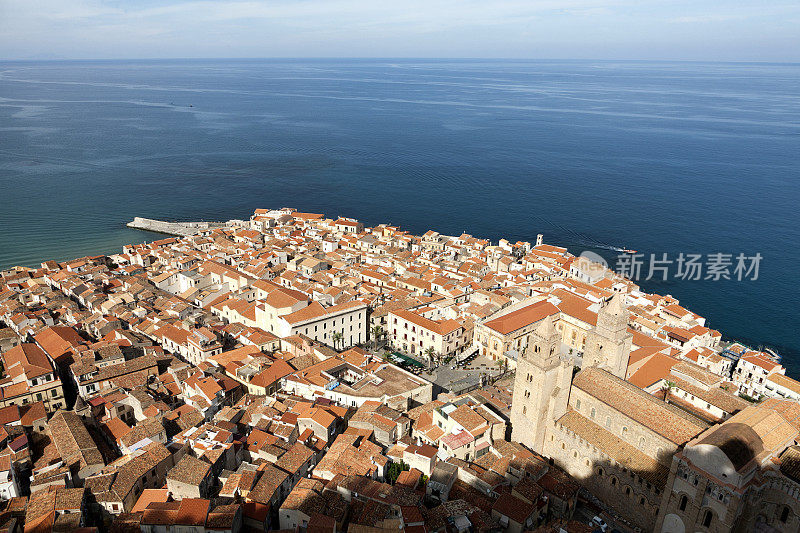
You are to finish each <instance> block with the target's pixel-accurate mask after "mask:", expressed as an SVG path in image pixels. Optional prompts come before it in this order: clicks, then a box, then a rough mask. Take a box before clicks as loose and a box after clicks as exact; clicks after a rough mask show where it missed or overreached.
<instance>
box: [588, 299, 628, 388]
mask: <svg viewBox="0 0 800 533" xmlns="http://www.w3.org/2000/svg"><path fill="white" fill-rule="evenodd" d="M623 298H625V296H624V295H622V294H615V295H614V296H612V297H611V299H610V300H609V301H608V302H607V303H606V304H605V305H603V307H601V308H600V311H599V312H598V313H597V325H596V326H595V327H593V328H592V329H591V330H590V331H589V333H588V335H586V349H585V351H584V355H583V366H584V367H586V366H596V367H600V368H603V369H605V370H608V371H609V372H611V373H612V374H614V375H615V376H617V377H618V378H622V379H625V377H626V373H627V372H628V358H629V357H630V354H631V341H632V339H633V335H632V334H631V333H629V332H628V315H629V313H628V310H627V309H625V305H624V304H623V303H622V300H623Z"/></svg>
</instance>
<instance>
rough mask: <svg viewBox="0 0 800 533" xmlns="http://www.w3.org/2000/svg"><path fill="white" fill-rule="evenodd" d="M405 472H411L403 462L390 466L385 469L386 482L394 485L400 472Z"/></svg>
mask: <svg viewBox="0 0 800 533" xmlns="http://www.w3.org/2000/svg"><path fill="white" fill-rule="evenodd" d="M407 470H411V467H410V466H408V465H407V464H405V463H404V462H403V461H400V462H399V463H392V464H390V465H389V467H388V468H387V469H386V482H387V483H389V484H391V485H394V484H395V482H396V481H397V478H398V477H399V476H400V472H405V471H407Z"/></svg>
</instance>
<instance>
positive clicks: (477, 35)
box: [0, 0, 800, 61]
mask: <svg viewBox="0 0 800 533" xmlns="http://www.w3.org/2000/svg"><path fill="white" fill-rule="evenodd" d="M166 57H509V58H609V59H693V60H706V59H708V60H733V61H737V60H740V61H750V60H753V61H800V0H790V1H787V0H764V1H756V0H751V1H741V0H717V1H710V0H695V1H669V0H665V1H655V0H523V1H518V0H510V1H493V0H460V1H457V0H388V1H384V0H271V1H267V0H265V1H261V0H251V1H237V0H234V1H219V0H217V1H214V0H212V1H185V0H183V1H182V0H177V1H176V0H130V1H122V0H117V1H115V0H0V58H6V59H36V58H166Z"/></svg>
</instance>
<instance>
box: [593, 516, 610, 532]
mask: <svg viewBox="0 0 800 533" xmlns="http://www.w3.org/2000/svg"><path fill="white" fill-rule="evenodd" d="M591 525H593V526H597V527H599V528H600V531H603V532H605V531H608V524H606V521H605V520H603V519H602V518H600V517H599V516H595V517H594V518H592V523H591Z"/></svg>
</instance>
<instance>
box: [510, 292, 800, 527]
mask: <svg viewBox="0 0 800 533" xmlns="http://www.w3.org/2000/svg"><path fill="white" fill-rule="evenodd" d="M623 299H624V295H621V294H617V295H615V296H613V297H612V298H611V299H610V300H609V301H607V302H605V303H604V305H603V307H602V308H601V309H600V311H599V312H598V315H597V323H596V325H595V326H594V327H593V328H592V330H591V331H590V332H589V334H588V336H587V339H586V348H585V351H584V355H583V363H582V368H581V369H580V371H578V372H577V373H575V372H574V368H575V367H574V364H573V360H572V357H571V356H567V355H565V354H564V353H563V352H562V345H561V334H560V332H559V331H558V328H557V325H556V323H557V320H558V315H549V316H547V317H545V318H544V319H542V320H541V321H540V323H539V324H538V325H537V327H536V329H535V330H534V331H533V332H532V333H531V334H530V336H529V338H528V339H527V341H528V342H527V346H526V348H525V349H524V350H523V352H522V353H521V354H520V356H519V357H518V359H517V371H516V377H515V382H514V394H513V401H512V407H511V424H512V440H514V441H518V442H521V443H522V444H525V445H526V446H528V447H530V448H531V449H532V450H534V451H536V452H538V453H540V454H542V455H543V456H545V457H549V458H550V459H551V460H552V461H553V462H554V463H556V464H558V465H559V466H561V467H562V468H564V469H565V470H566V471H567V472H569V473H570V474H571V475H572V476H573V477H574V478H575V479H576V480H577V481H578V482H579V483H581V484H582V485H583V486H584V488H586V489H587V490H589V492H591V493H592V494H593V495H595V496H596V497H598V498H599V499H600V500H602V501H603V502H604V503H605V504H606V505H608V506H609V507H611V508H613V509H614V510H615V511H616V513H617V514H618V515H619V516H620V517H623V518H624V519H626V520H627V521H628V522H629V523H630V525H631V526H632V527H638V528H640V529H641V530H642V531H657V532H666V533H686V532H691V533H694V532H706V531H708V532H714V533H716V532H728V531H736V532H739V531H741V532H750V531H757V532H763V533H768V532H769V533H771V532H786V533H788V532H796V531H798V530H800V446H797V444H798V442H800V408H799V406H798V404H797V402H792V401H778V400H769V401H767V402H763V403H762V404H758V405H752V406H749V407H747V408H745V409H743V410H742V411H740V412H739V413H736V414H734V415H733V416H732V417H731V418H729V419H727V420H725V421H724V422H722V423H717V424H710V423H708V422H706V421H704V420H703V419H701V418H698V416H696V415H695V414H692V413H691V412H689V411H687V410H684V409H682V408H680V407H678V406H677V405H674V404H673V403H668V402H665V401H664V400H662V399H660V398H657V397H656V396H654V395H652V394H649V393H647V392H645V391H644V390H642V389H640V388H638V387H636V386H635V385H633V384H631V383H629V382H628V381H626V379H625V378H626V373H627V370H628V359H629V356H630V352H631V338H632V334H631V333H630V331H629V329H628V312H627V310H626V308H625V305H624V302H623Z"/></svg>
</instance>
